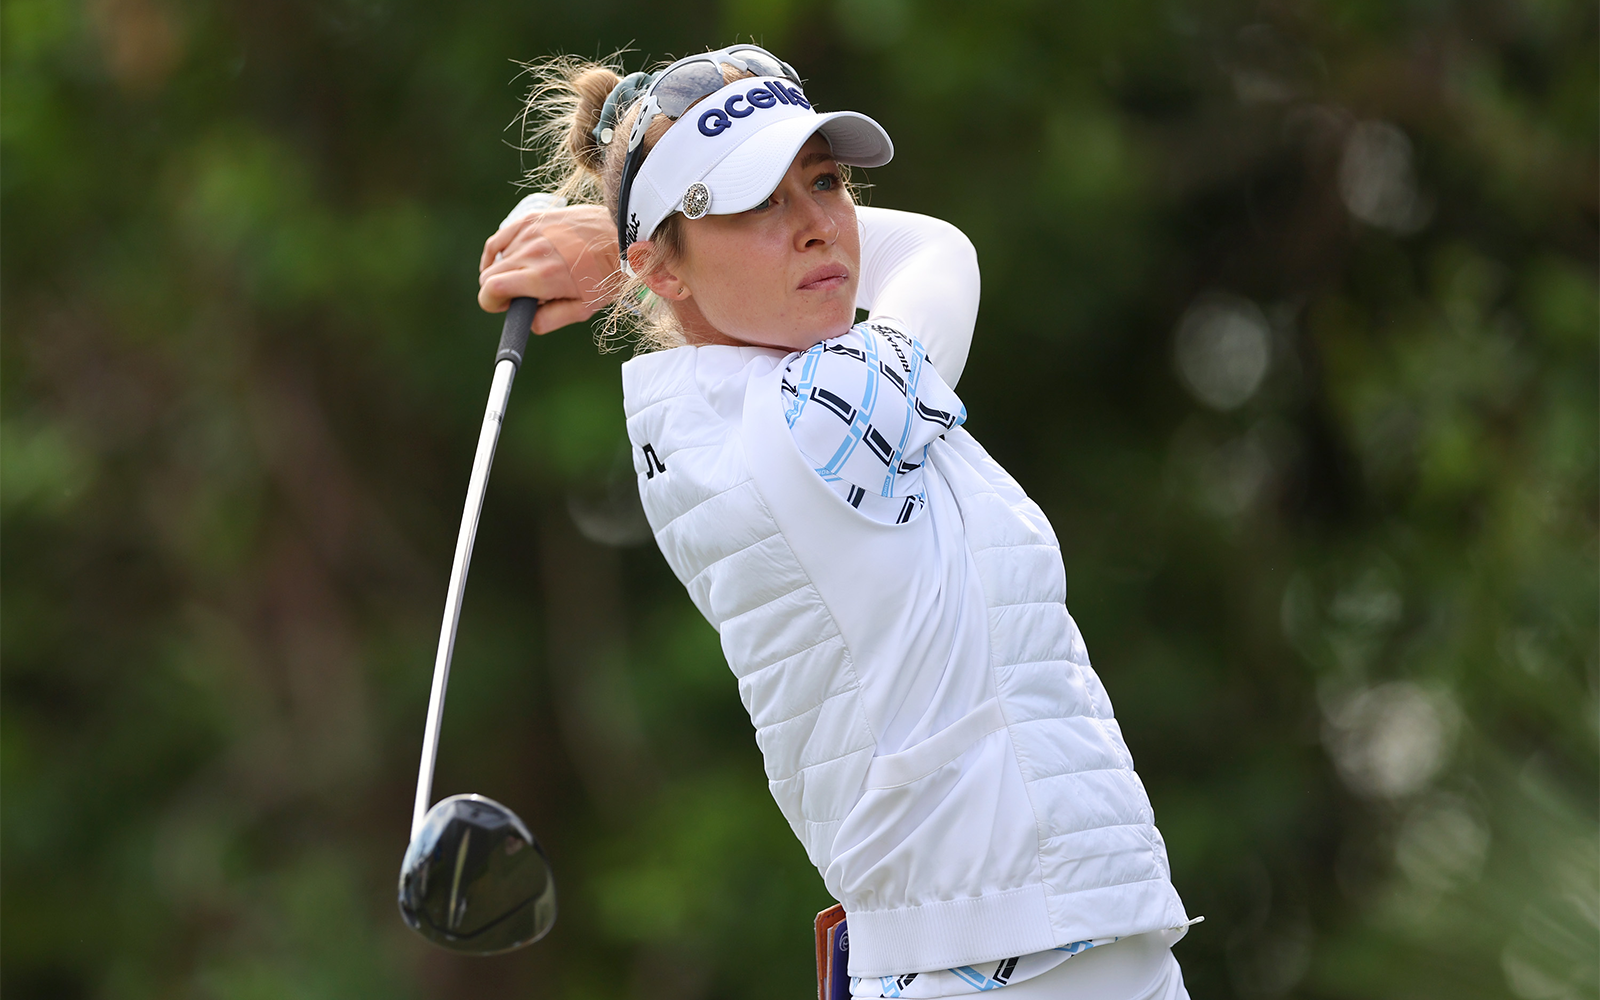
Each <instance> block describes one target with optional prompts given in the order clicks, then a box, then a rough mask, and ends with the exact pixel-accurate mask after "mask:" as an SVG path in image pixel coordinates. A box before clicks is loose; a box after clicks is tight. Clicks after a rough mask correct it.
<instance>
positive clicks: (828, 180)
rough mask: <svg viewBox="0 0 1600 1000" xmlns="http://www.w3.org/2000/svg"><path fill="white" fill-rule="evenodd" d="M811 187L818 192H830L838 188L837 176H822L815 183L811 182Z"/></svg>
mask: <svg viewBox="0 0 1600 1000" xmlns="http://www.w3.org/2000/svg"><path fill="white" fill-rule="evenodd" d="M813 186H814V187H815V188H816V190H818V191H832V190H833V189H834V188H836V187H838V186H839V175H838V174H823V175H822V176H821V177H818V178H817V179H816V181H815V182H813Z"/></svg>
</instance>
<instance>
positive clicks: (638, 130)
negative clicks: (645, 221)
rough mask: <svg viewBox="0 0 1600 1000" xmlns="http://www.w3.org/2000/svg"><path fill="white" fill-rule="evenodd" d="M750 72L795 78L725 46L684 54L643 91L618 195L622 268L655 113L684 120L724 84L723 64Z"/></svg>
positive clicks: (762, 58) (783, 67)
mask: <svg viewBox="0 0 1600 1000" xmlns="http://www.w3.org/2000/svg"><path fill="white" fill-rule="evenodd" d="M724 64H726V65H729V66H733V67H734V68H735V69H739V70H743V71H745V72H748V73H753V74H755V75H756V76H776V77H784V78H786V79H788V80H790V81H792V82H793V83H794V84H795V85H796V86H799V85H800V74H798V73H796V72H795V71H794V67H793V66H790V65H789V64H788V63H786V62H784V61H783V60H782V59H779V58H778V57H777V56H775V55H773V54H772V53H771V52H768V51H767V50H766V49H763V48H761V47H760V46H758V45H730V46H728V47H727V48H725V49H718V50H717V51H715V52H702V53H700V54H699V55H694V56H686V57H684V58H682V59H679V60H678V61H677V62H675V63H673V64H672V65H671V66H668V67H667V68H666V69H664V70H662V71H661V72H660V73H659V74H657V75H656V78H655V81H654V82H652V83H651V84H650V89H649V90H646V91H645V95H644V105H643V107H642V108H640V110H639V116H638V117H637V118H635V119H634V120H633V130H632V131H631V132H630V133H629V135H628V158H627V159H626V160H625V161H623V165H622V185H621V187H620V188H619V190H618V192H617V245H618V247H619V248H620V249H621V251H622V262H623V267H624V268H625V269H626V268H627V260H628V246H629V245H630V244H631V243H632V242H633V239H632V235H633V234H630V233H629V232H628V229H629V227H628V225H627V218H628V201H629V195H630V194H631V192H632V190H633V181H634V178H635V177H637V176H638V175H639V168H640V166H642V165H643V164H644V157H645V149H644V136H645V132H646V131H648V130H649V128H650V123H651V122H652V121H654V120H655V117H656V115H666V116H667V117H668V118H670V119H671V120H673V121H677V120H678V119H679V118H682V117H683V114H684V112H686V111H688V110H689V108H690V107H692V106H693V105H694V103H695V102H696V101H698V100H700V99H701V98H703V97H706V96H708V95H710V94H714V93H716V92H717V91H719V90H721V89H722V88H723V87H725V86H726V85H727V83H726V81H724V80H723V79H722V67H723V65H724Z"/></svg>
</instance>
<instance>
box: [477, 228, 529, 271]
mask: <svg viewBox="0 0 1600 1000" xmlns="http://www.w3.org/2000/svg"><path fill="white" fill-rule="evenodd" d="M521 232H522V221H521V220H518V221H517V222H513V223H512V224H511V225H509V226H502V227H501V228H499V229H496V230H495V232H494V235H493V236H491V237H489V238H488V239H486V240H484V241H483V253H482V255H480V256H479V257H478V270H480V271H482V270H483V269H484V268H486V267H488V266H489V265H490V264H493V263H494V259H495V257H496V256H498V255H499V254H500V253H502V252H503V251H504V250H505V249H506V247H508V246H510V245H511V241H512V240H514V239H516V238H517V235H518V234H519V233H521Z"/></svg>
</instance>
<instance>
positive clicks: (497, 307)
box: [478, 262, 582, 312]
mask: <svg viewBox="0 0 1600 1000" xmlns="http://www.w3.org/2000/svg"><path fill="white" fill-rule="evenodd" d="M517 298H530V299H538V300H539V301H541V302H553V301H557V300H560V299H580V298H582V296H581V295H579V293H578V289H577V286H576V285H574V284H573V282H572V275H571V274H569V273H568V272H567V269H566V268H565V267H564V266H562V265H560V264H550V263H548V262H542V263H535V264H533V265H531V266H528V267H520V268H514V269H511V270H502V271H499V272H496V273H494V274H485V275H484V276H482V277H480V279H479V284H478V305H479V306H481V307H482V308H483V309H484V311H486V312H504V311H505V309H506V303H507V302H510V301H511V300H512V299H517Z"/></svg>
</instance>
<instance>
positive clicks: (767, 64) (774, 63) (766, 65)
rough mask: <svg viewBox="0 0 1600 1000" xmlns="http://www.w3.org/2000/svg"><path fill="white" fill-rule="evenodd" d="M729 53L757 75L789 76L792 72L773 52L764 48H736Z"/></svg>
mask: <svg viewBox="0 0 1600 1000" xmlns="http://www.w3.org/2000/svg"><path fill="white" fill-rule="evenodd" d="M729 55H731V56H733V57H734V58H736V59H738V60H739V61H740V62H742V63H744V64H745V66H746V67H748V68H749V70H750V72H752V73H754V74H755V75H756V76H779V77H787V76H791V75H792V74H791V73H790V72H789V70H787V69H786V68H784V64H783V63H782V62H780V61H779V60H778V59H777V58H776V57H775V56H773V55H772V53H770V52H767V51H765V50H763V49H734V50H733V51H732V52H730V53H729Z"/></svg>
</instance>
